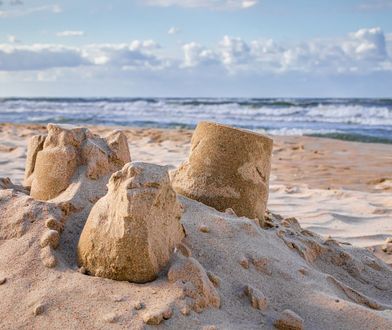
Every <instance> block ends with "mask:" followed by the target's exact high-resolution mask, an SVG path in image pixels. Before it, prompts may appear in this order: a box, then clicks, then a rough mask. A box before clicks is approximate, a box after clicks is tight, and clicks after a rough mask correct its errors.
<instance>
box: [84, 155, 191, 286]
mask: <svg viewBox="0 0 392 330" xmlns="http://www.w3.org/2000/svg"><path fill="white" fill-rule="evenodd" d="M181 214H182V207H181V205H180V203H179V202H178V200H177V195H176V193H175V192H174V190H173V189H172V187H171V184H170V179H169V175H168V172H167V168H166V167H164V166H159V165H153V164H147V163H141V162H133V163H128V164H126V165H125V166H124V168H123V169H122V170H120V171H118V172H116V173H114V174H113V175H112V177H111V178H110V181H109V184H108V193H107V194H106V195H105V196H104V197H102V198H101V199H100V200H99V201H98V202H97V203H96V204H95V205H94V207H93V209H92V210H91V212H90V215H89V217H88V219H87V222H86V225H85V227H84V229H83V231H82V234H81V236H80V240H79V244H78V263H79V265H80V266H84V267H85V268H86V270H87V271H88V272H89V273H90V274H92V275H95V276H100V277H107V278H111V279H114V280H120V281H131V282H137V283H144V282H148V281H152V280H154V279H155V278H156V277H157V276H158V273H159V272H160V271H161V270H162V269H163V268H164V267H165V266H166V264H167V263H168V261H169V259H170V257H171V254H172V253H173V251H174V248H175V246H176V245H177V244H179V243H180V242H181V240H182V239H183V237H184V230H183V228H182V225H181V224H180V219H181Z"/></svg>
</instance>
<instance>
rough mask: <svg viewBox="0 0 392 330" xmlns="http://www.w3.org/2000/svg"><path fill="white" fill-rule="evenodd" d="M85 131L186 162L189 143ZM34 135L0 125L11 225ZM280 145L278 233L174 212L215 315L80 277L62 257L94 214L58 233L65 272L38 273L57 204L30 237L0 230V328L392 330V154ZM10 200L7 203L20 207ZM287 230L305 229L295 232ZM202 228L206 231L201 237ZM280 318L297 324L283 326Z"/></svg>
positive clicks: (178, 133)
mask: <svg viewBox="0 0 392 330" xmlns="http://www.w3.org/2000/svg"><path fill="white" fill-rule="evenodd" d="M88 128H89V129H90V130H91V131H92V132H94V133H96V134H98V135H100V136H106V135H107V134H109V133H110V132H111V131H112V130H115V129H121V130H122V131H123V132H124V134H125V136H126V138H127V140H128V146H129V150H130V154H131V158H132V161H140V162H148V163H154V164H158V165H165V166H168V167H169V169H170V170H174V169H176V168H177V167H178V166H179V165H180V164H181V163H182V162H183V161H185V160H186V159H187V157H188V154H189V152H190V146H191V145H190V141H191V137H192V133H193V132H192V131H191V130H185V129H177V130H176V129H171V130H169V129H141V128H120V127H104V126H91V127H88ZM37 134H46V126H42V125H17V124H0V178H6V177H8V178H10V179H11V181H12V183H13V184H15V185H17V186H12V184H8V183H4V182H3V186H2V188H3V195H2V199H0V205H2V206H1V207H3V208H4V210H6V214H7V216H8V219H11V213H12V212H15V213H18V212H21V211H20V210H19V209H18V206H17V205H20V204H18V203H22V204H23V203H32V202H31V201H30V202H29V200H25V199H24V198H25V197H24V195H23V196H22V195H21V194H22V193H21V192H20V189H21V188H17V187H18V185H22V183H23V178H24V173H25V165H26V156H27V146H28V141H29V139H30V138H31V137H32V136H33V135H37ZM272 138H273V140H274V146H273V155H272V167H271V176H270V193H269V200H268V204H267V208H268V210H269V212H270V213H269V214H270V216H269V217H268V219H269V221H270V224H271V226H272V229H270V230H261V229H260V228H256V227H255V225H254V223H252V221H250V220H249V219H245V218H240V217H237V216H236V215H235V214H230V212H228V213H221V212H218V211H216V210H214V209H212V208H209V207H206V206H205V205H203V204H200V203H197V202H194V201H192V200H189V199H186V198H185V197H181V198H180V200H181V203H182V204H183V207H184V208H185V213H184V215H183V216H182V220H181V221H182V223H183V225H184V227H185V231H186V235H187V236H186V238H185V240H184V242H185V243H184V244H185V245H186V249H189V250H191V253H190V254H191V255H192V256H193V258H195V259H197V265H199V263H200V264H201V265H202V266H200V267H202V269H205V271H206V274H207V275H208V277H207V280H208V278H209V283H210V284H211V283H212V284H213V285H212V287H211V288H210V289H206V288H205V287H204V286H203V288H204V289H203V290H204V291H203V290H202V291H203V292H204V293H203V292H202V293H200V292H199V293H198V294H201V295H202V294H206V295H207V296H208V295H210V296H211V295H214V294H215V295H218V296H219V297H220V298H219V301H220V302H219V304H218V305H216V303H213V302H212V300H211V301H210V304H209V303H208V302H207V303H206V304H205V307H204V308H203V312H202V313H200V312H201V310H197V309H196V311H191V310H192V308H191V310H188V309H187V308H188V307H187V306H188V305H187V304H186V302H187V300H188V297H186V298H185V297H183V294H184V293H183V291H182V289H181V288H180V287H179V286H178V283H177V282H175V283H173V282H170V281H169V282H168V281H167V280H166V277H165V276H166V275H161V276H160V277H159V278H158V279H157V280H155V281H153V282H150V283H147V284H133V283H129V282H117V281H113V280H109V279H104V278H100V277H92V276H86V275H85V274H83V272H80V269H79V268H78V266H77V265H76V263H75V261H74V260H72V258H73V252H72V253H71V252H70V251H68V250H67V249H68V248H69V249H72V246H74V244H76V243H75V242H76V241H75V240H76V239H77V237H78V236H79V234H80V230H81V224H80V223H79V224H77V221H79V222H81V221H82V220H81V219H82V218H84V219H85V218H86V217H87V215H88V213H86V212H88V211H87V210H84V211H80V212H79V211H75V209H77V207H78V206H72V207H74V208H75V209H74V210H72V209H71V210H68V211H67V212H68V214H70V215H69V217H70V220H67V221H66V222H64V225H65V227H67V226H69V228H65V229H64V233H63V234H62V235H61V240H60V245H59V248H58V250H56V251H55V252H54V256H55V257H56V260H57V266H56V267H54V268H46V267H44V266H43V265H42V263H41V260H40V258H39V247H38V244H37V240H39V237H40V233H41V232H42V231H43V228H44V226H43V222H44V218H45V217H47V216H48V214H52V215H53V216H54V215H55V214H56V212H57V211H56V207H55V205H57V204H59V203H60V204H61V203H64V201H60V200H57V201H56V199H55V200H54V201H53V202H51V203H49V204H48V205H49V206H47V208H46V209H45V210H46V211H45V212H44V213H45V215H43V216H42V217H43V218H42V219H41V218H40V217H41V215H34V214H31V212H32V211H31V210H30V211H29V210H28V212H30V215H28V217H36V219H35V220H34V221H31V222H34V224H32V225H29V226H27V225H26V226H27V227H28V228H29V229H28V230H26V232H25V233H24V234H23V235H20V236H19V235H16V236H13V234H12V232H11V231H12V230H11V229H10V227H7V225H3V226H0V234H1V231H2V230H3V231H4V233H3V235H2V236H1V237H0V251H1V253H0V266H1V267H0V279H1V278H4V279H5V283H4V284H3V285H1V286H0V293H1V295H2V296H3V297H5V299H4V298H3V299H1V302H0V318H1V319H2V321H1V322H0V328H2V329H10V328H19V329H21V328H34V329H38V328H49V327H51V328H53V329H55V328H56V329H57V328H62V329H65V328H67V329H68V328H69V329H74V328H80V327H85V328H88V329H92V328H102V329H107V328H119V329H120V328H128V329H129V328H132V329H139V328H143V327H147V328H148V327H150V326H151V324H153V322H155V321H151V319H153V318H154V317H155V318H158V319H161V320H160V321H159V322H158V323H160V326H161V327H162V328H167V329H173V328H178V329H179V328H181V329H205V330H207V329H238V328H246V329H260V328H273V326H274V325H275V326H276V327H279V319H281V318H283V319H284V318H288V319H289V320H290V321H288V323H287V324H292V325H293V326H294V325H296V324H297V323H296V322H297V321H298V320H297V319H296V317H299V318H300V319H301V320H302V323H303V324H302V326H303V328H305V329H316V328H317V329H331V328H333V325H334V324H335V325H336V324H337V323H335V322H339V323H338V324H339V328H342V329H343V328H344V329H369V328H374V329H387V328H390V327H392V314H391V308H392V307H391V304H392V300H391V299H392V291H391V288H392V269H391V268H390V266H391V265H392V255H391V254H387V253H385V252H383V251H382V246H383V245H384V242H385V240H386V239H387V238H388V237H391V236H392V198H391V194H392V145H391V144H374V143H360V142H346V141H340V140H333V139H326V138H316V137H306V136H272ZM106 180H107V179H106ZM3 181H4V180H3ZM87 184H89V183H87ZM102 184H103V185H105V184H106V183H102ZM6 188H8V189H6ZM18 189H19V190H18ZM72 189H74V191H79V190H78V189H82V188H80V187H78V188H77V187H76V186H75V187H73V188H72ZM86 189H87V188H86ZM4 191H10V193H9V194H11V195H13V196H14V198H15V200H14V201H12V200H11V199H10V198H11V197H9V196H8V195H6V194H5V192H4ZM69 194H71V193H69ZM76 194H77V193H76ZM89 194H90V192H89ZM6 196H8V197H6ZM89 196H90V195H89ZM91 196H93V195H91ZM7 198H8V199H7ZM83 198H84V197H83ZM83 198H82V199H81V200H83ZM89 198H90V197H89ZM10 200H11V202H10ZM70 200H71V199H70ZM94 202H95V201H94ZM7 203H8V204H7ZM10 203H11V204H10ZM12 203H13V204H12ZM56 203H57V204H56ZM69 203H71V202H69ZM33 204H34V203H33ZM71 204H72V203H71ZM93 204H94V203H93ZM23 205H26V204H23ZM72 205H73V204H72ZM75 205H76V204H75ZM24 207H25V208H26V210H27V209H28V207H27V206H24ZM52 207H53V210H51V208H52ZM13 208H14V209H13ZM62 210H63V209H62ZM37 212H38V211H37ZM78 212H79V213H78ZM38 213H39V212H38ZM277 215H280V216H281V217H279V216H277ZM292 217H295V218H296V219H297V220H298V222H299V225H300V226H301V227H302V228H300V227H299V226H298V224H297V223H296V221H291V220H287V219H291V218H292ZM22 218H23V216H22ZM36 220H40V221H36ZM2 221H6V220H2ZM10 221H11V220H10ZM21 221H22V220H21ZM23 221H24V220H23ZM84 221H85V220H84ZM11 222H12V221H11ZM39 222H42V224H40V225H39V224H38V223H39ZM284 223H285V224H284ZM0 225H1V224H0ZM14 225H15V226H16V224H14ZM9 226H11V225H9ZM202 226H206V227H207V229H202V230H201V229H200V228H202ZM27 227H26V228H27ZM282 228H283V229H282ZM299 228H300V229H299ZM7 230H8V231H7ZM10 230H11V231H10ZM6 232H7V233H8V234H9V237H12V238H9V237H8V238H7V237H6V236H7V235H5V233H6ZM309 233H310V234H309ZM312 233H315V234H316V235H315V236H313V235H314V234H312ZM36 245H37V246H36ZM358 248H361V249H358ZM15 251H18V254H17V255H15ZM295 251H297V252H295ZM187 253H188V252H186V253H185V254H187ZM374 255H375V256H376V257H377V258H380V259H381V260H382V261H383V262H385V263H383V262H381V261H379V260H378V259H376V258H375V257H374ZM185 257H188V259H191V258H190V256H185ZM41 258H42V257H41ZM181 258H184V256H182V257H181ZM181 258H180V259H181ZM193 258H192V259H193ZM70 260H71V261H70ZM181 260H182V259H181ZM192 267H193V266H192ZM195 267H196V266H195ZM203 271H204V270H203ZM169 273H170V272H169ZM203 274H204V273H203ZM198 280H199V279H198ZM190 281H191V280H190ZM203 281H204V280H203ZM203 285H205V284H204V282H203ZM244 286H245V287H246V289H245V290H244V289H243V287H244ZM207 287H208V286H207ZM206 290H207V291H208V290H209V291H208V294H207V293H206ZM211 292H213V293H211ZM203 299H204V298H203ZM205 299H207V298H205ZM211 299H212V298H211ZM196 300H197V299H196ZM207 300H208V299H207ZM249 301H250V302H249ZM137 304H139V305H140V306H138V307H137ZM214 304H215V305H214ZM37 306H38V307H37ZM40 306H41V307H40ZM135 306H136V307H135ZM217 306H219V308H217ZM252 306H253V307H252ZM139 307H140V308H139ZM37 308H38V312H37ZM168 308H169V310H170V311H169V312H168ZM41 310H42V311H41ZM285 310H290V313H291V312H295V315H294V316H293V315H291V314H290V313H289V315H286V314H287V313H286V314H284V313H283V311H285ZM165 313H166V314H165ZM282 313H283V314H282ZM169 314H170V315H169ZM162 315H163V316H162ZM166 316H167V317H166ZM149 320H150V321H149ZM154 320H155V319H154ZM161 321H162V323H161ZM151 322H152V323H151ZM290 322H291V323H290ZM282 324H285V323H284V322H283V323H282ZM297 328H299V329H300V328H301V327H297ZM297 328H296V327H293V328H292V329H297ZM281 329H289V327H287V328H284V327H281ZM290 329H291V328H290Z"/></svg>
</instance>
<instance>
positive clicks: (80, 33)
mask: <svg viewBox="0 0 392 330" xmlns="http://www.w3.org/2000/svg"><path fill="white" fill-rule="evenodd" d="M56 35H57V36H58V37H81V36H84V31H75V30H74V31H72V30H67V31H62V32H58V33H56Z"/></svg>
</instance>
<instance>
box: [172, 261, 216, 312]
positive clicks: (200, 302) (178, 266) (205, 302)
mask: <svg viewBox="0 0 392 330" xmlns="http://www.w3.org/2000/svg"><path fill="white" fill-rule="evenodd" d="M167 277H168V279H169V281H170V282H176V281H179V283H182V285H183V289H184V294H185V296H187V297H189V298H191V299H193V305H192V306H191V307H192V308H193V309H194V310H195V311H197V312H201V311H202V310H203V309H204V308H207V307H210V306H211V307H215V308H219V307H220V296H219V293H218V291H217V290H216V289H215V286H214V284H213V282H211V280H210V278H209V277H208V274H207V272H206V271H205V269H204V268H203V266H202V265H200V263H199V262H198V261H197V260H196V259H194V258H192V257H189V258H186V257H183V256H178V258H177V259H176V260H175V262H174V263H173V265H172V266H171V267H170V269H169V272H168V275H167Z"/></svg>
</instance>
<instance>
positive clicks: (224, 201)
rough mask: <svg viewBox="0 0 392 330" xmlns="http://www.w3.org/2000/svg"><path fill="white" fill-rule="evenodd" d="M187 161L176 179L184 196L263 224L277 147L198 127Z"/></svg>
mask: <svg viewBox="0 0 392 330" xmlns="http://www.w3.org/2000/svg"><path fill="white" fill-rule="evenodd" d="M191 144H192V146H191V152H190V155H189V158H188V160H187V161H185V162H184V163H183V164H182V165H181V166H180V167H179V169H178V170H177V171H176V172H175V173H174V174H173V177H172V182H173V188H174V190H175V191H176V192H178V193H179V194H182V195H185V196H187V197H189V198H191V199H195V200H197V201H199V202H201V203H203V204H206V205H209V206H212V207H214V208H216V209H217V210H218V211H222V212H224V211H226V210H227V209H232V210H233V211H234V212H235V214H236V215H237V216H245V217H248V218H250V219H255V218H257V219H259V221H260V224H262V223H263V219H264V213H265V210H266V205H267V200H268V189H269V187H268V184H269V175H270V168H271V154H272V146H273V141H272V140H271V139H270V138H268V137H266V136H264V135H261V134H257V133H254V132H251V131H245V130H241V129H235V128H232V127H229V126H225V125H220V124H216V123H210V122H201V123H199V124H198V125H197V127H196V130H195V132H194V134H193V137H192V142H191Z"/></svg>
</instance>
